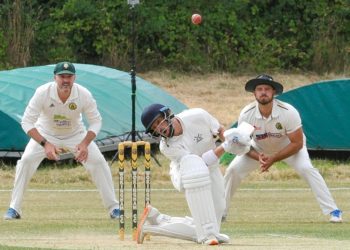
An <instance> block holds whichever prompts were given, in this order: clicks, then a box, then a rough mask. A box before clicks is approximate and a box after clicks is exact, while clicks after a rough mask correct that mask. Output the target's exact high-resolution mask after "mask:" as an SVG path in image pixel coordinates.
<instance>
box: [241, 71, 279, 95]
mask: <svg viewBox="0 0 350 250" xmlns="http://www.w3.org/2000/svg"><path fill="white" fill-rule="evenodd" d="M261 84H267V85H270V86H271V87H272V88H274V89H275V90H276V94H281V93H282V92H283V85H282V84H280V83H279V82H275V81H274V80H273V78H272V76H269V75H265V74H262V75H258V76H257V77H256V78H254V79H251V80H249V81H248V82H247V83H246V84H245V90H246V91H248V92H254V90H255V88H256V86H258V85H261Z"/></svg>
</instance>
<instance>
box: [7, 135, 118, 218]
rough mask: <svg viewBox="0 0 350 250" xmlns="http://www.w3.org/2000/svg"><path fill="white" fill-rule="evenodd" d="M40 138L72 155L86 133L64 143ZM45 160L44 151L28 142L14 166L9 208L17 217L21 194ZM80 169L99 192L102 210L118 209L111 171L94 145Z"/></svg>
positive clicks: (49, 138) (31, 141) (63, 141)
mask: <svg viewBox="0 0 350 250" xmlns="http://www.w3.org/2000/svg"><path fill="white" fill-rule="evenodd" d="M43 136H44V137H45V138H46V139H47V140H48V141H49V142H50V143H52V144H54V145H56V146H58V147H64V148H66V149H69V150H70V151H71V152H74V150H75V147H76V145H78V144H79V143H80V142H81V141H82V140H83V138H84V137H85V133H81V134H77V135H74V136H72V137H71V138H69V139H64V140H60V139H57V138H55V137H52V136H49V135H45V134H43ZM45 157H46V154H45V150H44V148H43V147H42V146H40V145H39V144H38V143H37V142H36V141H34V140H33V139H31V140H30V141H29V143H28V144H27V146H26V148H25V150H24V153H23V155H22V158H21V159H20V160H19V161H18V162H17V165H16V177H15V182H14V187H13V190H12V197H11V203H10V207H11V208H13V209H15V210H16V211H17V212H18V213H20V214H21V205H22V201H23V195H24V192H25V190H26V188H27V186H28V183H29V181H30V180H31V178H32V177H33V175H34V173H35V171H36V170H37V168H38V166H39V164H40V163H41V162H42V160H43V159H44V158H45ZM83 166H84V167H85V168H86V170H87V171H89V173H90V175H91V177H92V180H93V182H94V183H95V185H96V187H97V189H98V190H99V192H100V195H101V197H102V201H103V205H104V207H105V208H106V209H108V210H109V212H111V211H112V210H113V209H115V208H119V203H118V201H117V200H116V198H115V191H114V186H113V180H112V175H111V171H110V168H109V166H108V164H107V162H106V160H105V158H104V157H103V155H102V153H101V152H100V150H99V149H98V147H97V145H96V143H95V142H93V141H92V142H91V143H90V145H89V146H88V158H87V160H86V162H85V163H83Z"/></svg>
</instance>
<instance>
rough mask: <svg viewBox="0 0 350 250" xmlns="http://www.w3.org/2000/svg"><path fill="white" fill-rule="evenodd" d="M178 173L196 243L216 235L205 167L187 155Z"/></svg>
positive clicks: (209, 187) (207, 172)
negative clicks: (192, 223)
mask: <svg viewBox="0 0 350 250" xmlns="http://www.w3.org/2000/svg"><path fill="white" fill-rule="evenodd" d="M180 172H181V178H182V183H183V187H184V189H185V194H186V200H187V204H188V207H189V209H190V211H191V214H192V218H193V221H194V224H195V230H196V234H197V240H198V242H201V241H203V240H204V239H205V238H207V237H208V236H210V235H218V234H219V228H218V223H217V219H216V213H215V208H214V202H213V197H212V192H211V181H210V177H209V170H208V167H207V165H206V164H205V162H204V161H203V159H202V158H201V157H199V156H197V155H187V156H184V157H183V158H182V159H181V162H180Z"/></svg>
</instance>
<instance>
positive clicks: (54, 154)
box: [45, 141, 60, 161]
mask: <svg viewBox="0 0 350 250" xmlns="http://www.w3.org/2000/svg"><path fill="white" fill-rule="evenodd" d="M59 153H60V149H59V148H58V147H56V146H55V145H53V144H51V143H50V142H48V141H47V142H46V143H45V154H46V157H47V159H49V160H54V161H58V160H59V159H60V157H59Z"/></svg>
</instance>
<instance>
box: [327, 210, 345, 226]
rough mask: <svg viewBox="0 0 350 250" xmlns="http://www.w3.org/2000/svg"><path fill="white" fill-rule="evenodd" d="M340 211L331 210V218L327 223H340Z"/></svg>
mask: <svg viewBox="0 0 350 250" xmlns="http://www.w3.org/2000/svg"><path fill="white" fill-rule="evenodd" d="M342 213H343V212H342V211H341V210H339V209H336V210H333V211H332V212H331V213H330V215H331V218H330V219H329V222H332V223H341V222H342V221H343V219H342V217H341V216H342Z"/></svg>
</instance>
